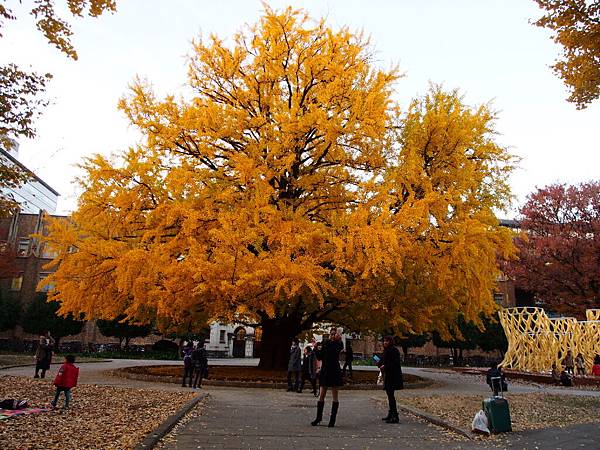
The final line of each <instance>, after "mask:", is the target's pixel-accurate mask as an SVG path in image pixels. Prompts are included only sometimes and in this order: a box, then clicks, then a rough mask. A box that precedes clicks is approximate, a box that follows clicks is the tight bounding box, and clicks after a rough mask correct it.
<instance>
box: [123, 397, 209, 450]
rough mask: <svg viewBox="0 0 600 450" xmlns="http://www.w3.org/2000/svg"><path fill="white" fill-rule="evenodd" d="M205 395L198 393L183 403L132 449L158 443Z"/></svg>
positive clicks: (148, 446) (147, 447)
mask: <svg viewBox="0 0 600 450" xmlns="http://www.w3.org/2000/svg"><path fill="white" fill-rule="evenodd" d="M207 397H208V394H198V395H197V396H196V397H194V398H193V399H191V400H190V401H189V402H187V403H186V404H185V405H183V406H182V407H181V409H179V411H177V412H176V413H175V414H173V415H171V416H169V417H167V418H166V419H165V421H164V422H163V423H161V424H160V425H159V426H158V428H156V429H155V430H153V431H151V432H150V433H149V434H147V435H146V437H145V438H144V439H143V440H142V442H140V443H139V444H137V445H136V446H135V447H134V448H133V449H134V450H146V449H152V448H154V447H155V446H156V444H158V441H160V440H161V439H162V438H163V437H165V436H166V435H167V434H168V433H169V432H170V431H171V430H172V429H173V427H174V426H175V425H177V423H178V422H179V421H180V420H181V419H183V418H184V417H185V415H186V414H187V413H189V412H190V411H191V410H192V409H193V408H194V407H195V406H196V405H197V404H198V403H200V402H201V401H202V400H204V399H205V398H207Z"/></svg>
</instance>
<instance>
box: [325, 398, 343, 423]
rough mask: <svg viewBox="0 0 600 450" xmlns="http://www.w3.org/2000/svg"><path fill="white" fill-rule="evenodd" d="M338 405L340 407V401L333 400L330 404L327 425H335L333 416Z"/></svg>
mask: <svg viewBox="0 0 600 450" xmlns="http://www.w3.org/2000/svg"><path fill="white" fill-rule="evenodd" d="M339 407H340V402H333V403H332V404H331V416H329V425H327V426H328V427H330V428H331V427H334V426H335V418H336V416H337V413H338V408H339Z"/></svg>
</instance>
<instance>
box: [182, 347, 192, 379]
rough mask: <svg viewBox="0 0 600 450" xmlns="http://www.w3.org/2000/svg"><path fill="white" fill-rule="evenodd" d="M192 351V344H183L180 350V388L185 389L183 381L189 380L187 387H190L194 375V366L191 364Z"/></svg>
mask: <svg viewBox="0 0 600 450" xmlns="http://www.w3.org/2000/svg"><path fill="white" fill-rule="evenodd" d="M193 351H194V347H192V343H191V342H188V343H186V344H185V346H184V347H183V350H182V352H181V353H182V354H183V381H182V383H181V386H182V387H187V385H186V384H185V380H189V381H188V383H189V386H190V387H192V377H193V375H194V365H193V364H192V352H193Z"/></svg>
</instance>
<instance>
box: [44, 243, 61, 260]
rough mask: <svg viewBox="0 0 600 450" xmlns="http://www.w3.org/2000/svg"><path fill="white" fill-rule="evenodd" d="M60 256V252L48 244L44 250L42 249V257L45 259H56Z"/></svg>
mask: <svg viewBox="0 0 600 450" xmlns="http://www.w3.org/2000/svg"><path fill="white" fill-rule="evenodd" d="M57 256H58V252H56V251H55V250H53V249H51V248H50V247H49V246H48V245H44V250H43V251H42V258H44V259H54V258H56V257H57Z"/></svg>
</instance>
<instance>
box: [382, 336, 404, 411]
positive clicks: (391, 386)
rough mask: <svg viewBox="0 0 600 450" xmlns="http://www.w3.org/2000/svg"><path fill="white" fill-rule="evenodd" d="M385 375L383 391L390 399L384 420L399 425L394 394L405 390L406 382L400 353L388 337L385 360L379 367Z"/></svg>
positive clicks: (385, 342) (390, 337) (384, 341)
mask: <svg viewBox="0 0 600 450" xmlns="http://www.w3.org/2000/svg"><path fill="white" fill-rule="evenodd" d="M379 369H380V370H381V373H382V374H383V389H385V393H386V394H387V398H388V406H389V409H388V415H387V416H386V417H384V418H383V419H382V420H384V421H386V422H387V423H399V422H400V417H399V416H398V407H397V405H396V397H395V396H394V392H395V391H396V390H398V389H403V388H404V380H403V379H402V367H401V366H400V352H399V351H398V349H397V348H396V347H395V346H394V338H393V337H392V336H386V337H385V338H383V359H382V360H381V364H380V366H379Z"/></svg>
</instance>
